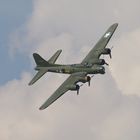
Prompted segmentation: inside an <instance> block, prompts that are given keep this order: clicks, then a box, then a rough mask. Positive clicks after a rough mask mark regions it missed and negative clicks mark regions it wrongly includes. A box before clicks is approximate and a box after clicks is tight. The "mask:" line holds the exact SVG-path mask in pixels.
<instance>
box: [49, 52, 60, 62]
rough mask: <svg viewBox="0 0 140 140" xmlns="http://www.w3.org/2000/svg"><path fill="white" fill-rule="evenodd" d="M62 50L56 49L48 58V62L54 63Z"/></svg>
mask: <svg viewBox="0 0 140 140" xmlns="http://www.w3.org/2000/svg"><path fill="white" fill-rule="evenodd" d="M61 52H62V50H58V51H57V52H56V53H55V54H54V55H53V56H52V57H51V58H50V59H49V60H48V62H49V63H50V64H54V63H55V61H56V60H57V58H58V57H59V55H60V53H61Z"/></svg>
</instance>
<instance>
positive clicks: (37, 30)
mask: <svg viewBox="0 0 140 140" xmlns="http://www.w3.org/2000/svg"><path fill="white" fill-rule="evenodd" d="M126 3H127V6H126ZM138 5H139V1H136V0H135V1H133V2H132V1H129V2H128V1H123V2H122V1H117V2H116V1H109V0H107V1H95V2H93V1H91V0H87V1H84V0H83V1H80V0H76V1H69V0H67V1H64V0H60V1H59V4H58V1H55V0H51V1H44V0H42V1H34V11H33V13H32V17H31V19H30V20H29V21H28V22H27V23H26V25H25V28H23V29H19V31H17V32H16V33H15V36H14V37H13V38H12V40H13V39H14V40H15V41H14V42H15V43H13V46H14V47H16V50H15V48H14V47H12V46H11V47H12V50H14V51H17V50H20V52H26V53H27V54H28V55H29V54H30V55H31V53H32V52H34V51H37V52H39V53H40V54H41V55H42V56H43V57H45V58H47V57H49V56H50V55H51V54H52V53H53V52H54V51H55V50H56V49H60V48H62V49H63V50H64V53H63V54H62V56H61V57H60V59H59V62H65V63H70V62H71V63H72V62H79V61H80V60H82V58H83V57H84V56H85V54H86V53H87V52H88V51H89V50H90V48H91V46H90V45H89V43H91V41H92V42H96V41H97V40H98V38H99V37H100V36H101V35H102V34H103V33H104V31H105V30H106V28H108V26H109V25H110V24H112V23H114V22H119V23H120V26H119V28H118V30H117V32H116V35H115V36H114V38H113V41H111V42H110V44H114V45H115V47H114V49H113V59H112V60H111V61H110V60H108V61H110V63H111V65H110V67H109V69H111V72H110V70H108V68H107V73H106V75H104V76H101V75H97V76H95V77H94V78H93V79H92V86H91V87H90V88H88V87H87V86H86V85H85V86H83V87H82V89H81V92H80V93H81V94H80V95H79V96H78V97H77V96H76V94H75V92H68V93H67V94H65V95H64V96H63V97H62V98H60V99H59V100H58V101H57V102H55V103H54V104H53V105H52V106H50V107H49V108H48V109H47V110H44V111H39V110H38V107H39V106H40V105H41V104H42V103H43V102H44V101H45V99H47V98H48V97H49V96H50V95H51V93H53V91H54V90H55V89H56V88H57V87H58V86H59V85H60V84H61V83H62V82H63V81H64V80H65V79H66V77H67V76H64V77H63V76H59V75H55V74H47V75H46V76H44V77H43V78H42V79H41V80H40V81H38V83H37V84H35V85H34V86H32V87H28V86H27V83H28V82H29V81H30V79H31V77H32V76H31V74H30V73H29V72H25V73H24V74H23V75H22V76H21V79H20V80H13V81H10V82H9V83H7V84H6V85H4V86H3V87H1V88H0V96H1V97H0V108H1V111H2V113H1V116H0V120H1V126H0V128H1V130H2V131H0V138H1V139H4V140H9V139H10V140H11V139H13V140H16V139H21V140H22V139H23V140H24V139H27V140H28V139H32V138H33V139H34V140H38V139H41V140H46V139H49V140H54V139H61V140H64V139H67V140H69V139H81V140H85V139H87V140H91V139H95V140H100V139H102V140H112V139H113V140H117V139H123V140H131V139H135V140H138V139H140V135H139V130H140V126H139V116H140V111H139V106H140V98H139V96H136V95H139V85H138V83H139V78H138V77H137V74H136V72H137V70H138V69H139V66H138V64H139V62H138V61H135V58H138V59H139V55H138V47H137V46H138V45H139V41H138V39H136V38H137V36H138V35H139V24H138V23H139V21H140V20H139V18H137V17H138V13H139V8H138ZM17 40H18V42H17ZM17 43H18V49H17V46H16V44H17ZM110 44H109V46H111V45H110ZM133 44H135V49H134V48H133V47H134V46H133ZM25 46H26V47H25ZM128 46H129V49H127V48H128ZM121 49H122V52H120V50H121ZM126 50H127V52H126V53H125V54H124V53H123V52H125V51H126ZM132 51H133V57H129V56H130V55H132V54H131V52H132ZM123 54H124V55H123ZM124 56H125V57H124ZM105 58H106V57H105ZM138 59H137V60H138ZM133 60H134V61H135V62H136V63H133ZM31 61H33V60H32V59H31ZM129 62H131V68H130V67H129V66H130V63H129ZM126 68H127V72H126V71H125V69H126ZM133 71H134V72H133ZM134 73H135V74H134ZM128 78H130V79H128ZM130 81H132V82H131V84H130ZM52 83H53V84H52ZM127 85H128V86H129V87H128V86H127ZM127 89H128V90H127ZM130 91H131V95H130V93H129V92H130Z"/></svg>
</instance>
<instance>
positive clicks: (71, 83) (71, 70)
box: [29, 23, 118, 110]
mask: <svg viewBox="0 0 140 140" xmlns="http://www.w3.org/2000/svg"><path fill="white" fill-rule="evenodd" d="M117 26H118V23H115V24H113V25H111V26H110V27H109V28H108V30H107V31H106V32H105V34H104V35H103V36H102V37H101V39H100V40H99V41H98V42H97V43H96V45H95V46H94V47H93V48H92V50H91V51H90V52H89V53H88V55H87V56H86V57H85V58H84V59H83V61H82V62H81V63H79V64H72V65H61V64H55V62H56V60H57V58H58V57H59V55H60V53H61V52H62V50H58V51H57V52H56V53H55V54H54V55H53V56H52V57H51V58H50V59H49V60H48V61H46V60H44V59H43V58H42V57H41V56H40V55H39V54H37V53H34V54H33V57H34V60H35V62H36V65H37V66H36V67H35V70H37V71H38V72H37V74H36V75H35V76H34V78H33V79H32V80H31V82H30V83H29V85H32V84H34V83H35V82H36V81H37V80H38V79H40V78H41V77H42V76H43V75H44V74H45V73H46V72H55V73H63V74H70V76H69V77H68V78H67V79H66V80H65V81H64V82H63V83H62V85H61V86H60V87H59V88H58V89H57V90H56V91H55V92H54V93H53V94H52V95H51V97H50V98H49V99H47V100H46V102H45V103H44V104H43V105H42V106H41V107H40V108H39V109H40V110H43V109H45V108H47V107H48V106H49V105H51V104H52V103H53V102H54V101H56V100H57V99H58V98H59V97H61V96H62V95H63V94H64V93H65V92H67V91H68V90H72V91H77V94H79V89H80V85H79V84H78V83H79V82H82V83H86V82H87V83H88V85H89V86H90V81H91V76H89V74H104V73H105V68H104V66H103V65H104V64H106V65H108V64H107V63H106V62H105V60H104V59H100V56H101V55H102V54H103V55H109V56H110V58H111V57H112V56H111V49H110V48H106V45H107V44H108V42H109V40H110V38H111V37H112V35H113V33H114V32H115V30H116V28H117Z"/></svg>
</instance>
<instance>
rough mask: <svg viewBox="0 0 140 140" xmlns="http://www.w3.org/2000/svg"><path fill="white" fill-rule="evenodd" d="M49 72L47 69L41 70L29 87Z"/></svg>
mask: <svg viewBox="0 0 140 140" xmlns="http://www.w3.org/2000/svg"><path fill="white" fill-rule="evenodd" d="M46 72H47V69H40V70H39V71H38V72H37V74H36V75H35V76H34V77H33V79H32V80H31V81H30V83H29V85H32V84H34V83H35V82H36V81H37V80H38V79H40V78H41V77H42V76H43V75H44V74H45V73H46Z"/></svg>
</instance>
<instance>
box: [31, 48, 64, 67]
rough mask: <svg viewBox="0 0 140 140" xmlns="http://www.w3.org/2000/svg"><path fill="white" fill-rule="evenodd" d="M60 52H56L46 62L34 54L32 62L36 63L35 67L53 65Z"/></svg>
mask: <svg viewBox="0 0 140 140" xmlns="http://www.w3.org/2000/svg"><path fill="white" fill-rule="evenodd" d="M61 52H62V50H58V51H57V52H56V53H55V54H54V55H53V56H52V57H51V58H50V59H49V60H48V61H46V60H45V59H43V58H42V57H41V56H40V55H39V54H37V53H34V54H33V57H34V60H35V62H36V65H37V66H42V67H43V66H48V65H49V64H54V63H55V61H56V60H57V58H58V57H59V55H60V53H61Z"/></svg>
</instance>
